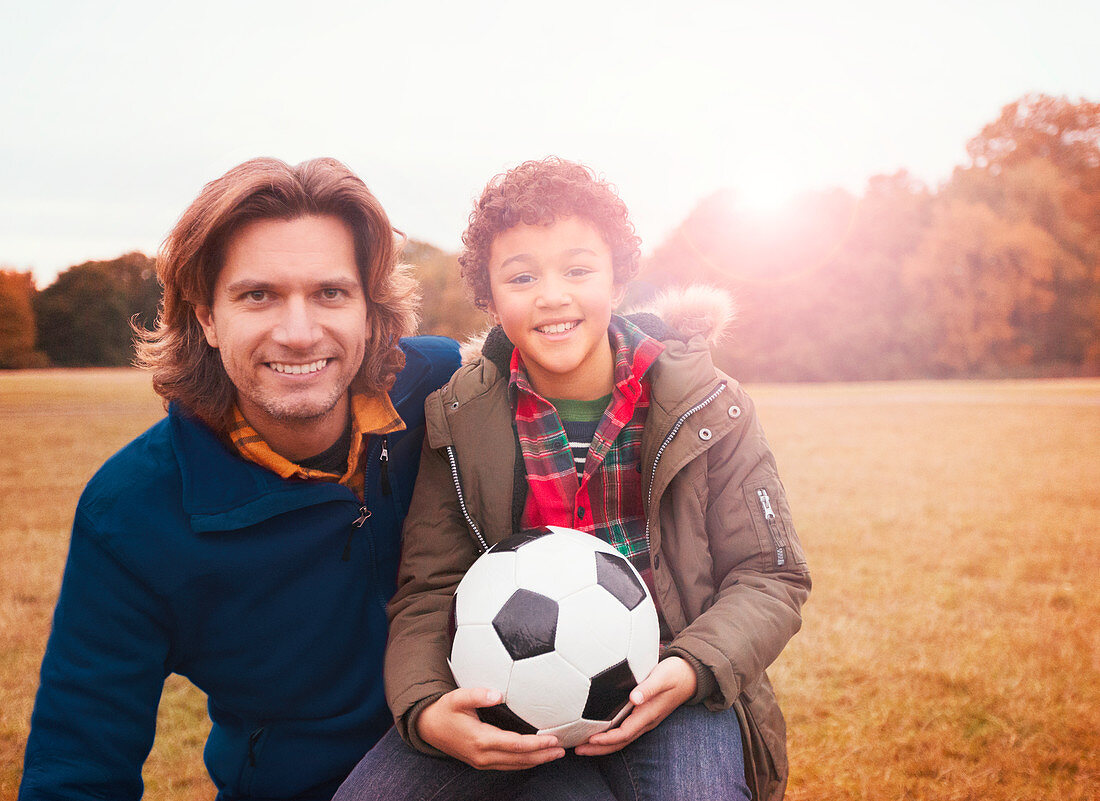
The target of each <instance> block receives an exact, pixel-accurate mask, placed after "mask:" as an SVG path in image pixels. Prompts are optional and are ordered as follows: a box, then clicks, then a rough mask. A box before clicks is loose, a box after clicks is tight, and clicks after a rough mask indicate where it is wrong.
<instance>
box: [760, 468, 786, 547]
mask: <svg viewBox="0 0 1100 801" xmlns="http://www.w3.org/2000/svg"><path fill="white" fill-rule="evenodd" d="M756 497H757V499H758V500H759V501H760V509H761V511H762V512H764V522H765V523H767V524H768V531H769V532H771V535H772V541H773V542H774V543H775V566H776V567H783V565H785V564H786V563H787V551H786V549H785V548H784V547H783V538H782V537H781V536H779V521H778V520H777V519H776V517H775V511H774V510H773V509H772V499H771V498H769V497H768V491H767V490H766V489H764V488H763V487H761V488H760V489H758V490H757V491H756Z"/></svg>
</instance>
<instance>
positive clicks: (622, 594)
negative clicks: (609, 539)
mask: <svg viewBox="0 0 1100 801" xmlns="http://www.w3.org/2000/svg"><path fill="white" fill-rule="evenodd" d="M596 583H597V584H599V585H600V586H601V587H603V588H604V589H605V590H607V591H608V592H609V593H611V594H612V595H613V596H614V597H615V598H617V599H618V600H619V602H620V603H621V604H622V605H623V606H625V607H626V608H627V609H634V608H635V607H636V606H637V605H638V604H640V603H641V602H642V601H644V600H645V587H644V586H642V582H641V581H640V580H639V579H638V575H637V574H636V573H635V572H634V571H633V569H631V567H630V564H629V563H628V562H627V561H626V559H624V558H623V557H621V556H617V555H615V554H610V553H604V552H603V551H597V553H596Z"/></svg>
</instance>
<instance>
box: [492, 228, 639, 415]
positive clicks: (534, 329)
mask: <svg viewBox="0 0 1100 801" xmlns="http://www.w3.org/2000/svg"><path fill="white" fill-rule="evenodd" d="M623 289H624V288H623V287H621V286H620V285H619V284H617V283H616V282H615V273H614V269H613V267H612V261H611V249H610V248H609V247H608V246H607V243H606V242H605V241H604V239H603V237H602V236H601V235H600V232H599V231H597V230H596V228H595V227H593V226H592V225H590V224H589V223H588V222H586V221H584V220H583V219H581V218H579V217H565V218H561V219H558V220H555V221H554V222H553V223H551V224H550V225H523V224H521V225H516V226H514V227H512V228H509V229H508V230H507V231H504V232H503V233H501V234H499V235H498V236H497V237H496V239H494V240H493V244H492V246H491V248H490V249H489V290H490V293H491V294H492V300H491V302H490V303H489V312H490V313H491V314H492V315H493V318H494V320H495V321H496V322H498V323H500V325H501V326H502V327H503V328H504V333H505V334H507V335H508V338H509V339H510V340H512V343H513V344H514V345H515V346H516V347H517V348H519V352H520V354H521V355H522V356H523V361H524V364H525V365H526V367H527V374H528V376H530V378H531V383H532V384H533V386H534V388H535V390H536V391H537V392H539V394H541V395H543V396H544V397H548V398H569V399H574V400H594V399H596V398H600V397H602V396H604V395H607V394H608V393H610V392H611V388H612V375H613V358H612V354H611V345H610V343H609V341H608V338H607V327H608V325H609V324H610V322H611V313H612V311H613V310H614V308H615V306H617V305H618V303H619V301H620V300H622V296H623Z"/></svg>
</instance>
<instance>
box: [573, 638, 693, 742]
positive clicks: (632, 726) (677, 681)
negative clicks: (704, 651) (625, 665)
mask: <svg viewBox="0 0 1100 801" xmlns="http://www.w3.org/2000/svg"><path fill="white" fill-rule="evenodd" d="M695 689H696V679H695V671H694V670H693V669H692V667H691V665H689V664H688V663H687V662H686V661H685V660H683V659H681V658H680V657H678V656H670V657H669V658H668V659H662V660H661V661H660V662H658V663H657V667H655V668H653V672H652V673H650V674H649V676H648V677H646V679H645V681H643V682H642V683H641V684H639V685H638V686H637V687H635V688H634V689H633V690H632V691H631V693H630V700H631V702H632V703H633V704H634V709H632V710H631V712H630V714H629V715H627V716H626V719H625V720H624V721H623V722H622V723H621V724H620V725H619V726H618V727H616V728H614V729H611V730H610V731H605V732H601V733H600V734H594V735H592V736H591V737H590V738H589V739H588V742H586V743H583V744H581V745H578V746H577V748H576V753H577V754H579V755H581V756H603V755H604V754H611V753H614V752H615V751H618V750H619V749H620V748H623V747H625V746H627V745H629V744H630V743H632V742H634V741H635V740H637V739H638V738H639V737H641V736H642V735H643V734H645V733H646V732H647V731H649V730H650V729H652V728H654V727H655V726H656V725H657V724H658V723H660V722H661V721H662V720H664V719H665V718H667V717H668V716H669V715H670V714H672V711H673V710H674V709H676V707H678V706H680V704H682V703H684V702H685V701H687V700H688V699H689V698H691V697H692V696H693V695H695Z"/></svg>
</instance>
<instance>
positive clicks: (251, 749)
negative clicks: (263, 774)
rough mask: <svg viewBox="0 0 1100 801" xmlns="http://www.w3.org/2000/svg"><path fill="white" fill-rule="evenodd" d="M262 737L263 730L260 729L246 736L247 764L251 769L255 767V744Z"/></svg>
mask: <svg viewBox="0 0 1100 801" xmlns="http://www.w3.org/2000/svg"><path fill="white" fill-rule="evenodd" d="M263 736H264V730H263V729H262V728H259V729H256V730H254V731H253V732H252V733H251V734H249V735H248V764H249V765H250V766H251V767H253V768H254V767H256V743H258V742H259V741H260V738H261V737H263Z"/></svg>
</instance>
